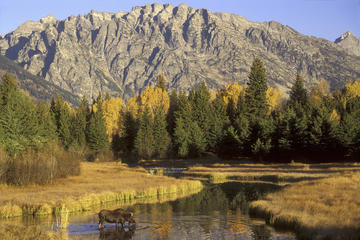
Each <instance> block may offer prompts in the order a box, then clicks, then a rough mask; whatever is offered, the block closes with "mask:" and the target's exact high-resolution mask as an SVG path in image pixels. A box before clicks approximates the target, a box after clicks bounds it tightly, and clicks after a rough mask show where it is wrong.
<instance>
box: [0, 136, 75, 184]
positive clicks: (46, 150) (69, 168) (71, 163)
mask: <svg viewBox="0 0 360 240" xmlns="http://www.w3.org/2000/svg"><path fill="white" fill-rule="evenodd" d="M80 160H81V159H80V156H79V155H78V154H76V153H73V152H69V151H66V150H65V149H63V148H62V147H61V146H59V145H58V144H56V143H49V145H46V146H44V147H42V148H41V149H37V150H35V149H27V150H25V151H23V152H21V153H20V154H18V155H17V156H15V157H12V158H11V157H8V156H7V154H6V152H5V151H4V150H0V180H1V182H2V183H5V184H11V185H28V184H47V183H51V182H53V181H54V180H55V179H57V178H63V177H67V176H72V175H79V173H80Z"/></svg>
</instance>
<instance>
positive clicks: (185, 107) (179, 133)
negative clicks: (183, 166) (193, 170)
mask: <svg viewBox="0 0 360 240" xmlns="http://www.w3.org/2000/svg"><path fill="white" fill-rule="evenodd" d="M189 97H190V96H189ZM174 144H175V146H176V152H177V154H178V155H179V156H180V157H189V156H199V155H200V154H201V153H203V152H204V151H205V148H206V138H205V136H204V132H203V131H202V129H201V128H200V127H199V125H198V123H197V122H196V121H194V116H193V109H192V105H191V103H190V100H189V99H187V98H186V96H185V95H184V94H182V93H181V94H180V95H179V99H178V110H177V111H176V112H175V129H174Z"/></svg>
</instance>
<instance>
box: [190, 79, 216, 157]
mask: <svg viewBox="0 0 360 240" xmlns="http://www.w3.org/2000/svg"><path fill="white" fill-rule="evenodd" d="M189 100H190V103H191V106H192V113H193V115H192V117H193V121H195V122H196V123H197V125H198V126H199V127H200V129H201V131H202V132H203V134H202V135H204V136H205V139H206V143H207V148H208V149H209V150H212V149H211V145H214V144H213V143H211V139H210V128H211V119H212V118H213V114H214V112H213V111H212V110H213V109H212V108H211V105H210V93H209V90H208V88H207V86H206V84H205V82H202V83H201V84H200V85H199V86H198V88H197V89H196V90H195V92H194V95H193V96H189Z"/></svg>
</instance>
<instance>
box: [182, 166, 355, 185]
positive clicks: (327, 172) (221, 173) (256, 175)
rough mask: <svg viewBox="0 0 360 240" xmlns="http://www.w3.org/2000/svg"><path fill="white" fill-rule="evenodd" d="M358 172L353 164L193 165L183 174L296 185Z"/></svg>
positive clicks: (212, 178)
mask: <svg viewBox="0 0 360 240" xmlns="http://www.w3.org/2000/svg"><path fill="white" fill-rule="evenodd" d="M353 172H360V166H359V165H357V164H356V163H354V164H351V163H346V164H303V163H291V164H251V163H245V164H241V163H238V164H233V163H232V164H228V163H225V164H219V163H217V164H208V165H206V166H200V165H196V166H193V167H190V168H189V169H188V171H186V172H185V174H186V175H189V176H197V177H205V178H209V179H210V180H220V179H223V180H263V181H273V182H279V181H280V182H281V181H283V182H296V181H300V180H312V179H319V178H325V177H331V176H341V175H343V174H346V173H353Z"/></svg>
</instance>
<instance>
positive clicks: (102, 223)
mask: <svg viewBox="0 0 360 240" xmlns="http://www.w3.org/2000/svg"><path fill="white" fill-rule="evenodd" d="M102 228H104V219H103V218H99V229H102Z"/></svg>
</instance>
